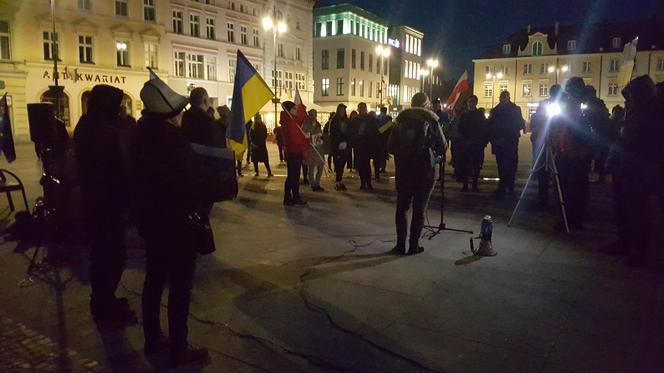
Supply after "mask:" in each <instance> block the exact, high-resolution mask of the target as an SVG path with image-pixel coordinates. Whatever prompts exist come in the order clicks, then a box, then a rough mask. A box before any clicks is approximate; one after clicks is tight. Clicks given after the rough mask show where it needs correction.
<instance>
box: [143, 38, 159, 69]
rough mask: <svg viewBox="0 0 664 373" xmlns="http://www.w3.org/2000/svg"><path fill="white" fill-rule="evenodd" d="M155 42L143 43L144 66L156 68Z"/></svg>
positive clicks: (157, 58) (156, 46) (156, 48)
mask: <svg viewBox="0 0 664 373" xmlns="http://www.w3.org/2000/svg"><path fill="white" fill-rule="evenodd" d="M157 51H158V45H157V43H145V66H146V67H151V68H153V69H156V68H157V67H158V66H157V65H158V63H157V61H158V60H159V57H158V56H159V53H158V52H157Z"/></svg>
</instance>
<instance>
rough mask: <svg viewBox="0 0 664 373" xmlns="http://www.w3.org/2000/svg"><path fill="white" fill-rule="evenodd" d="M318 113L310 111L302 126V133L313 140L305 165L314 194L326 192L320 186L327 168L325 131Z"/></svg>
mask: <svg viewBox="0 0 664 373" xmlns="http://www.w3.org/2000/svg"><path fill="white" fill-rule="evenodd" d="M317 116H318V112H317V111H316V110H314V109H311V110H309V113H308V116H307V119H305V121H304V124H303V125H302V131H304V133H305V134H306V135H307V136H308V137H309V139H310V140H311V146H310V148H309V155H308V156H307V159H306V160H305V162H304V163H306V165H307V167H308V171H309V177H308V179H309V181H310V182H311V190H313V191H314V192H324V191H325V189H323V188H321V186H320V178H321V176H322V175H323V167H325V158H324V157H325V154H326V152H325V146H324V142H323V129H322V128H321V125H320V123H319V122H318V119H317Z"/></svg>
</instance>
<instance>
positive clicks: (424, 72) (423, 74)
mask: <svg viewBox="0 0 664 373" xmlns="http://www.w3.org/2000/svg"><path fill="white" fill-rule="evenodd" d="M418 73H419V75H420V80H421V83H420V91H421V92H424V79H425V78H426V77H427V76H429V70H427V69H420V71H419V72H418Z"/></svg>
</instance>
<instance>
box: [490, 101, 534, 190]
mask: <svg viewBox="0 0 664 373" xmlns="http://www.w3.org/2000/svg"><path fill="white" fill-rule="evenodd" d="M489 128H490V131H491V137H490V138H491V148H492V151H493V154H494V155H495V156H496V163H498V177H499V178H500V182H499V184H498V189H496V191H495V193H496V194H505V192H506V191H507V192H508V193H509V194H514V182H515V179H516V170H517V166H518V163H519V137H521V130H523V129H525V121H524V120H523V117H522V116H521V108H519V107H518V106H516V105H515V104H514V103H512V101H510V93H509V92H508V91H503V92H500V103H499V104H498V105H496V107H495V108H493V109H491V115H490V116H489Z"/></svg>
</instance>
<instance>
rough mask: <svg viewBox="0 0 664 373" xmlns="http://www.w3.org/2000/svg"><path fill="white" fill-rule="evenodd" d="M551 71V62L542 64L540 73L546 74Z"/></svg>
mask: <svg viewBox="0 0 664 373" xmlns="http://www.w3.org/2000/svg"><path fill="white" fill-rule="evenodd" d="M547 72H549V64H548V63H543V64H541V65H540V74H546V73H547Z"/></svg>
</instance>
